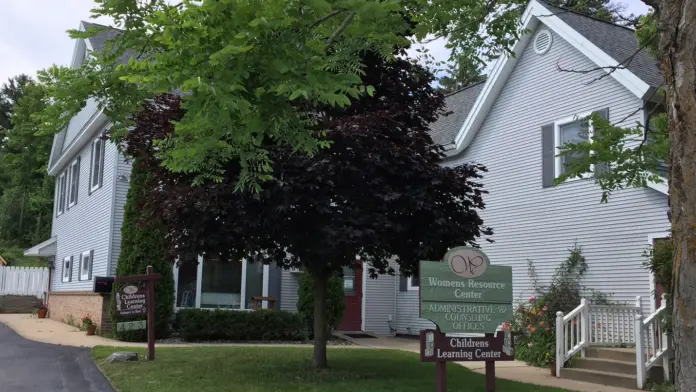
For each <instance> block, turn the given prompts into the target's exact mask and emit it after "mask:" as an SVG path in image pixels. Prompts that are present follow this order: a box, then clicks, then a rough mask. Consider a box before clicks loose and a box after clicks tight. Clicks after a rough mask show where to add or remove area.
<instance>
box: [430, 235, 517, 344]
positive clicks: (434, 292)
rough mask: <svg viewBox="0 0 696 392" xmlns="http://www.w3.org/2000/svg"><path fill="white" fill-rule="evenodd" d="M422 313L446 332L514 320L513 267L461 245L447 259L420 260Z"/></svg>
mask: <svg viewBox="0 0 696 392" xmlns="http://www.w3.org/2000/svg"><path fill="white" fill-rule="evenodd" d="M420 317H421V318H424V319H427V320H430V321H432V322H434V323H435V324H436V325H437V326H438V327H439V328H440V331H442V332H443V333H490V332H495V330H496V329H497V328H498V327H499V326H500V325H501V324H503V323H505V322H509V321H511V320H512V267H505V266H497V265H491V264H490V261H489V260H488V257H487V256H486V255H485V254H484V253H483V252H482V251H481V250H479V249H476V248H469V247H457V248H454V249H452V250H450V251H449V252H447V254H446V255H445V258H444V262H439V261H421V262H420Z"/></svg>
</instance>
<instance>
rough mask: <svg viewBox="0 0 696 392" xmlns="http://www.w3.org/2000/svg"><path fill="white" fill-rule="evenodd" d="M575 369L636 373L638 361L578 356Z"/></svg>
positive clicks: (574, 362) (630, 374)
mask: <svg viewBox="0 0 696 392" xmlns="http://www.w3.org/2000/svg"><path fill="white" fill-rule="evenodd" d="M573 368H574V369H586V370H599V371H601V372H611V373H621V374H627V375H629V376H634V375H635V374H636V363H635V361H634V362H624V361H616V360H613V359H603V358H577V359H574V360H573Z"/></svg>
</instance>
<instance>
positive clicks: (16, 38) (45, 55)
mask: <svg viewBox="0 0 696 392" xmlns="http://www.w3.org/2000/svg"><path fill="white" fill-rule="evenodd" d="M620 2H621V3H623V4H625V5H626V7H627V13H634V14H644V13H646V12H647V10H648V7H647V6H645V5H644V4H643V3H642V1H641V0H622V1H620ZM93 4H94V1H93V0H0V26H2V31H1V32H0V83H3V82H5V81H6V80H7V79H8V78H10V77H13V76H15V75H19V74H21V73H26V74H28V75H30V76H32V77H34V76H35V75H36V71H38V70H41V69H44V68H48V67H50V66H51V65H52V64H58V65H68V64H69V63H70V60H71V59H72V52H73V49H74V47H75V42H74V41H73V40H72V39H71V38H70V37H69V36H68V34H67V32H66V31H67V30H69V29H76V28H78V26H79V23H80V21H81V20H87V21H89V20H90V19H89V18H90V9H91V8H92V6H93ZM92 21H93V22H96V23H103V24H109V20H108V19H104V18H102V19H97V20H92ZM428 47H429V49H430V52H431V54H433V56H434V57H435V58H436V59H438V60H445V59H447V57H448V50H447V49H446V48H445V47H444V41H436V42H433V43H431V44H429V45H428Z"/></svg>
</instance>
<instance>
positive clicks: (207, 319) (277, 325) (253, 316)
mask: <svg viewBox="0 0 696 392" xmlns="http://www.w3.org/2000/svg"><path fill="white" fill-rule="evenodd" d="M176 329H177V330H178V332H179V333H180V334H181V337H182V339H184V340H186V341H191V342H196V341H212V340H228V341H242V342H243V341H298V340H305V339H306V338H307V333H306V329H305V326H304V320H303V319H302V316H300V315H299V314H297V313H290V312H283V311H276V310H259V311H256V312H241V311H234V310H205V309H183V310H181V311H179V312H178V313H177V315H176Z"/></svg>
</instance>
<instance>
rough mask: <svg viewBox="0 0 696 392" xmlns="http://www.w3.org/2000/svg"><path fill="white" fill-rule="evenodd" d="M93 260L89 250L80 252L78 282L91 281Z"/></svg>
mask: <svg viewBox="0 0 696 392" xmlns="http://www.w3.org/2000/svg"><path fill="white" fill-rule="evenodd" d="M93 258H94V251H93V250H89V251H86V252H82V255H81V256H80V280H91V279H92V259H93Z"/></svg>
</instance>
